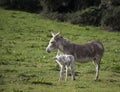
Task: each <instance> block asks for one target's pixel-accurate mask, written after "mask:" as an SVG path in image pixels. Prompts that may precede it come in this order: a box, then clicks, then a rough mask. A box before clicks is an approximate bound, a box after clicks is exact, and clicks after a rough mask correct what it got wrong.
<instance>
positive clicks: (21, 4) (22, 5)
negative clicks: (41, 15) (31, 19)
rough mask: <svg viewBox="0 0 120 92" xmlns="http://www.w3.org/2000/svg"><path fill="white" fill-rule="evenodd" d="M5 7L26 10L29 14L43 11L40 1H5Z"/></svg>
mask: <svg viewBox="0 0 120 92" xmlns="http://www.w3.org/2000/svg"><path fill="white" fill-rule="evenodd" d="M5 1H6V2H3V3H2V5H3V4H4V6H3V7H6V8H12V9H18V10H24V11H29V12H37V11H40V10H42V6H41V3H40V1H39V0H5Z"/></svg>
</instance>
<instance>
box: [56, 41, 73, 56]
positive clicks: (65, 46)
mask: <svg viewBox="0 0 120 92" xmlns="http://www.w3.org/2000/svg"><path fill="white" fill-rule="evenodd" d="M70 45H71V43H70V42H69V41H68V40H66V39H63V40H62V41H61V44H60V45H59V48H58V49H59V50H60V51H62V52H63V53H64V54H67V53H69V52H68V50H69V46H70Z"/></svg>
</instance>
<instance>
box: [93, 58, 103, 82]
mask: <svg viewBox="0 0 120 92" xmlns="http://www.w3.org/2000/svg"><path fill="white" fill-rule="evenodd" d="M100 61H101V60H100V59H96V60H94V62H93V63H94V65H95V67H96V76H95V80H98V77H99V70H100Z"/></svg>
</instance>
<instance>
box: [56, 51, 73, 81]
mask: <svg viewBox="0 0 120 92" xmlns="http://www.w3.org/2000/svg"><path fill="white" fill-rule="evenodd" d="M54 59H55V60H56V62H57V63H58V64H59V66H60V68H61V70H60V78H59V80H63V78H64V77H63V76H64V68H66V78H65V80H67V78H68V71H69V70H71V75H72V80H75V73H74V61H75V59H74V56H73V55H66V54H62V55H61V54H60V51H59V50H58V52H57V55H56V57H55V58H54Z"/></svg>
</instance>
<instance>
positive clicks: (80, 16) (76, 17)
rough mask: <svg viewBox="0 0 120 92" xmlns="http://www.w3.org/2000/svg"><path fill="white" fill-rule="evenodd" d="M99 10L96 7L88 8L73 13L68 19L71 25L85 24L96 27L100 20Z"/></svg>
mask: <svg viewBox="0 0 120 92" xmlns="http://www.w3.org/2000/svg"><path fill="white" fill-rule="evenodd" d="M101 14H102V13H101V10H100V9H99V8H97V7H90V8H87V9H85V10H82V11H78V12H76V13H74V14H73V15H72V17H71V19H70V22H71V23H73V24H85V25H86V24H87V25H95V26H98V25H99V24H100V20H101Z"/></svg>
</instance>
